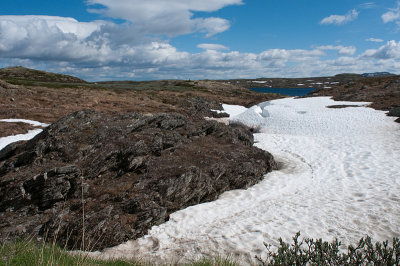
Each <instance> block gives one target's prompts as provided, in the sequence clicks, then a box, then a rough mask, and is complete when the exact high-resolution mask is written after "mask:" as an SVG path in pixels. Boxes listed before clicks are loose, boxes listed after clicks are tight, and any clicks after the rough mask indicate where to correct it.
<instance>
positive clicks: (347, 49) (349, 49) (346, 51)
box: [317, 45, 357, 55]
mask: <svg viewBox="0 0 400 266" xmlns="http://www.w3.org/2000/svg"><path fill="white" fill-rule="evenodd" d="M317 49H319V50H337V54H338V55H354V54H355V53H356V51H357V49H356V47H354V46H342V45H337V46H334V45H325V46H318V47H317Z"/></svg>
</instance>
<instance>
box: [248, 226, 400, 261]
mask: <svg viewBox="0 0 400 266" xmlns="http://www.w3.org/2000/svg"><path fill="white" fill-rule="evenodd" d="M299 236H300V233H297V234H296V235H295V236H294V237H293V244H292V245H289V244H288V243H286V242H284V241H283V240H282V238H280V239H279V243H280V246H279V248H278V250H277V251H275V252H273V251H271V246H270V245H268V244H265V243H264V245H265V246H266V248H267V249H268V252H267V258H266V259H265V260H263V259H262V258H259V257H256V258H257V259H258V261H259V262H260V263H261V264H262V265H263V266H266V265H400V241H399V239H398V238H393V242H392V244H391V245H389V241H384V242H382V243H380V242H376V243H375V244H373V243H372V240H371V238H370V237H369V236H367V237H365V238H361V240H360V241H359V243H358V245H357V247H353V246H352V245H349V246H348V247H347V251H342V250H341V248H340V247H341V242H339V241H338V240H337V239H335V240H333V241H332V242H330V243H329V242H326V241H322V239H317V240H314V239H309V238H305V239H303V240H301V241H299Z"/></svg>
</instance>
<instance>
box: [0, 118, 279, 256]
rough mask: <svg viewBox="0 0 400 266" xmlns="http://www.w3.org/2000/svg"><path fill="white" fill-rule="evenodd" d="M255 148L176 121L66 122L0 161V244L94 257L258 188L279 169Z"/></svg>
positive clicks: (219, 131)
mask: <svg viewBox="0 0 400 266" xmlns="http://www.w3.org/2000/svg"><path fill="white" fill-rule="evenodd" d="M252 144H253V136H252V134H251V133H250V131H249V130H247V129H246V128H243V127H240V126H235V127H230V126H226V125H224V124H220V123H217V122H215V121H205V120H203V121H195V122H194V121H192V120H189V119H188V118H187V117H185V116H183V115H179V114H155V115H141V114H137V113H131V114H127V115H120V116H106V115H103V114H102V113H99V112H95V111H80V112H76V113H73V114H71V115H69V116H66V117H64V118H62V119H60V120H59V121H58V122H56V123H54V124H52V125H50V126H49V127H48V128H46V129H45V130H44V131H43V132H42V133H40V134H39V135H37V136H36V137H35V138H34V139H32V140H30V141H27V142H22V143H17V144H11V145H9V146H7V147H5V148H4V149H3V150H2V151H0V221H1V222H0V239H2V240H4V239H6V238H13V237H20V236H28V235H33V236H36V237H43V238H47V239H48V240H49V241H52V240H53V239H56V240H57V242H59V243H60V244H62V245H65V243H67V245H68V247H70V248H82V247H83V246H84V247H85V248H88V249H101V248H104V247H110V246H113V245H117V244H119V243H121V242H123V241H125V240H128V239H134V238H137V237H141V236H143V235H144V234H145V233H146V232H147V230H148V229H149V228H151V226H153V225H157V224H161V223H163V222H165V221H167V220H168V216H169V214H170V213H172V212H174V211H177V210H179V209H183V208H185V207H188V206H190V205H194V204H198V203H201V202H206V201H211V200H215V199H216V198H217V197H218V195H220V194H221V193H222V192H224V191H227V190H231V189H239V188H247V187H249V186H251V185H253V184H255V183H257V182H258V181H259V180H261V179H262V177H263V175H264V174H266V173H267V172H269V171H271V170H272V169H274V168H275V167H276V164H275V162H274V159H273V157H272V156H271V154H269V153H268V152H265V151H262V150H260V149H258V148H255V147H253V146H252ZM83 230H84V234H83ZM83 236H84V238H85V241H84V242H83V241H82V237H83ZM83 243H85V245H83Z"/></svg>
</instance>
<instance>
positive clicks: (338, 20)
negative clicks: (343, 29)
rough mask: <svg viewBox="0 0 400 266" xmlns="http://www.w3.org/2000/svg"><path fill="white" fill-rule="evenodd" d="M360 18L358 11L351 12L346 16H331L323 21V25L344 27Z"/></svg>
mask: <svg viewBox="0 0 400 266" xmlns="http://www.w3.org/2000/svg"><path fill="white" fill-rule="evenodd" d="M357 18H358V11H357V10H356V9H353V10H350V11H349V12H348V13H347V14H346V15H330V16H329V17H326V18H324V19H322V20H321V22H320V24H321V25H331V24H333V25H344V24H346V23H348V22H350V21H353V20H356V19H357Z"/></svg>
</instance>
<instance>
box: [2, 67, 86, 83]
mask: <svg viewBox="0 0 400 266" xmlns="http://www.w3.org/2000/svg"><path fill="white" fill-rule="evenodd" d="M0 79H5V80H10V79H11V80H29V81H41V82H60V83H61V82H62V83H87V82H86V81H84V80H83V79H79V78H76V77H73V76H68V75H63V74H55V73H50V72H45V71H40V70H35V69H30V68H26V67H22V66H15V67H7V68H1V69H0Z"/></svg>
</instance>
